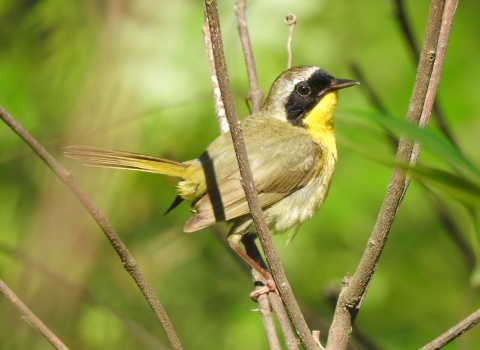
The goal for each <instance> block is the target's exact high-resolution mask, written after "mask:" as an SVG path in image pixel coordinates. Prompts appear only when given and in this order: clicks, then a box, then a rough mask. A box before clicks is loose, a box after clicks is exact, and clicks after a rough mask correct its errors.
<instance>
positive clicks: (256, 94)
mask: <svg viewBox="0 0 480 350" xmlns="http://www.w3.org/2000/svg"><path fill="white" fill-rule="evenodd" d="M245 7H246V6H245V3H244V2H242V1H238V2H237V3H236V5H235V13H236V15H237V18H238V30H239V34H240V38H241V42H242V48H243V52H244V55H245V62H246V66H247V74H248V80H249V84H250V92H249V98H250V100H251V101H252V108H253V113H255V112H257V111H258V110H260V108H261V104H262V100H263V93H262V91H261V90H260V88H259V86H258V81H257V73H256V70H255V62H254V60H253V51H252V47H251V44H250V38H249V36H248V28H247V22H246V17H245ZM204 12H205V24H204V26H203V28H202V30H203V34H204V38H205V49H206V52H207V60H208V66H209V70H210V77H211V82H212V88H213V94H214V102H215V114H216V116H217V120H218V123H219V126H220V131H221V132H222V133H225V132H227V131H229V126H228V121H227V119H226V114H225V107H224V105H223V100H222V95H221V93H220V89H219V87H218V79H217V73H216V69H215V61H214V59H213V48H212V39H211V35H210V28H209V26H208V18H207V15H206V8H205V6H204ZM245 238H248V237H245ZM244 244H245V249H246V251H247V254H249V250H251V249H253V253H256V254H254V255H255V256H256V259H255V256H252V255H250V254H249V255H250V256H251V257H252V258H254V259H255V260H256V261H257V262H259V263H260V264H261V265H265V263H264V262H263V260H262V258H261V255H260V253H259V252H258V250H257V246H256V245H255V242H254V241H253V239H245V241H244ZM229 251H232V250H231V249H229ZM235 256H236V257H237V260H238V255H237V254H235ZM242 261H243V260H242ZM251 274H252V278H253V280H254V284H255V285H257V282H258V283H263V284H264V281H263V278H262V276H260V274H259V273H257V272H256V271H255V270H254V269H251ZM257 288H260V285H258V286H257ZM269 294H275V293H269ZM257 301H258V306H259V310H260V315H261V320H262V324H263V328H264V330H265V335H266V337H267V341H268V344H269V348H270V349H281V346H280V341H279V339H278V335H277V332H276V327H275V323H274V321H273V316H272V313H271V311H272V308H271V305H270V302H269V298H268V296H267V295H260V297H259V298H258V300H257ZM281 312H283V314H285V311H284V309H283V307H282V309H281ZM289 327H290V324H289ZM290 332H291V329H290ZM292 336H293V333H292Z"/></svg>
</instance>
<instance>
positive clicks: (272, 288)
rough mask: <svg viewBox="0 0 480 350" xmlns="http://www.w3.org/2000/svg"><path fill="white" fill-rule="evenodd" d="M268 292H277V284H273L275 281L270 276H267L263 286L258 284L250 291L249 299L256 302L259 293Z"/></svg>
mask: <svg viewBox="0 0 480 350" xmlns="http://www.w3.org/2000/svg"><path fill="white" fill-rule="evenodd" d="M270 292H275V293H277V294H278V290H277V286H276V285H275V281H274V280H273V278H272V277H270V278H268V279H267V280H266V281H265V284H264V285H263V286H259V287H258V288H256V289H255V290H254V291H253V292H251V293H250V299H252V300H253V301H255V302H256V301H257V299H258V297H259V296H260V295H262V294H268V293H270Z"/></svg>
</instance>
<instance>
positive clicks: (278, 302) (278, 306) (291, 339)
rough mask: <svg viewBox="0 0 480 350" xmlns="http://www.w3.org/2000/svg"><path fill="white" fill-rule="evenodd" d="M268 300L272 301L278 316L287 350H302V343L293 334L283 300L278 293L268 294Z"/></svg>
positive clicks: (271, 303)
mask: <svg viewBox="0 0 480 350" xmlns="http://www.w3.org/2000/svg"><path fill="white" fill-rule="evenodd" d="M268 299H269V300H270V305H271V306H272V309H273V312H275V315H277V320H278V324H279V325H280V329H281V331H282V335H283V339H284V340H285V345H286V347H287V350H298V349H299V348H300V341H299V340H298V339H297V338H295V335H294V334H293V332H292V327H291V326H290V320H289V319H288V317H287V314H286V313H285V309H284V308H283V303H282V299H280V297H279V296H278V294H276V293H268Z"/></svg>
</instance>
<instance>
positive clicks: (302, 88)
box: [297, 84, 312, 96]
mask: <svg viewBox="0 0 480 350" xmlns="http://www.w3.org/2000/svg"><path fill="white" fill-rule="evenodd" d="M311 91H312V90H311V89H310V87H309V86H308V85H303V84H302V85H298V86H297V92H298V93H299V94H300V95H302V96H307V95H310V92H311Z"/></svg>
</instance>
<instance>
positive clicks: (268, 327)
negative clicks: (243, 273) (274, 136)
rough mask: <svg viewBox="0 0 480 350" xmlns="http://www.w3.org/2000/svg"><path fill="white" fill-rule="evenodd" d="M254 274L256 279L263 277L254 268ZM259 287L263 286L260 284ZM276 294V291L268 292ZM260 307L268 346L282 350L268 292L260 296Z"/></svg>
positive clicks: (273, 349)
mask: <svg viewBox="0 0 480 350" xmlns="http://www.w3.org/2000/svg"><path fill="white" fill-rule="evenodd" d="M252 275H253V278H254V280H256V281H258V280H261V279H262V276H260V274H259V273H258V272H257V271H255V270H253V269H252ZM257 288H261V286H258V287H257ZM268 294H274V293H268ZM257 301H258V309H259V310H260V315H261V318H262V324H263V328H264V329H265V335H266V336H267V341H268V348H269V349H270V350H281V349H282V346H281V345H280V341H279V339H278V335H277V329H276V326H275V321H274V319H273V314H272V308H271V306H270V301H269V298H268V295H267V294H262V295H260V296H259V297H258V299H257Z"/></svg>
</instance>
